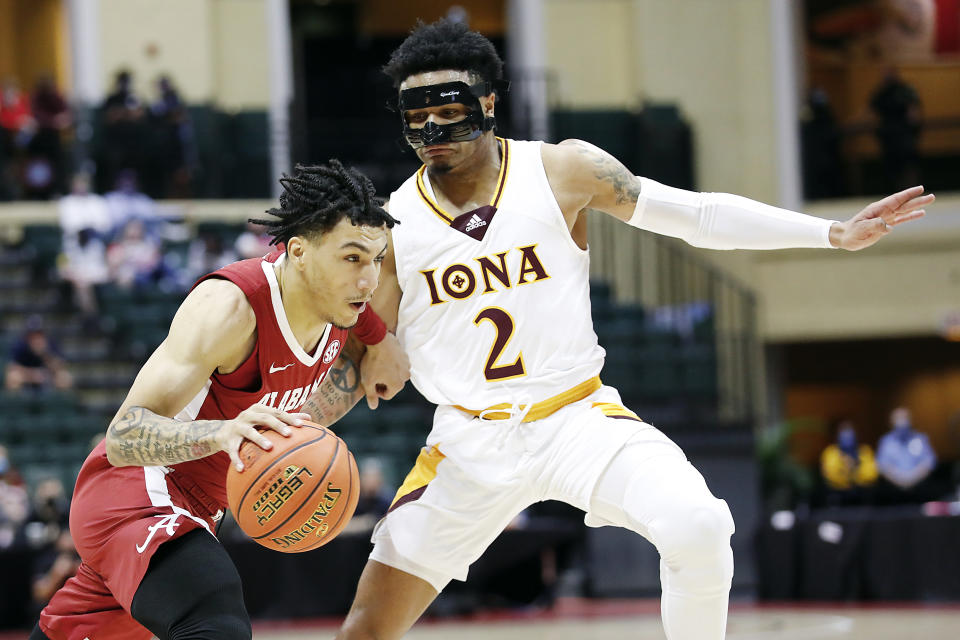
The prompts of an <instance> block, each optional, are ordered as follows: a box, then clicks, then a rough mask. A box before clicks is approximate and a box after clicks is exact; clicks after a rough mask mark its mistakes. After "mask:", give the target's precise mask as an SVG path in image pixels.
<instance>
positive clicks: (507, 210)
mask: <svg viewBox="0 0 960 640" xmlns="http://www.w3.org/2000/svg"><path fill="white" fill-rule="evenodd" d="M499 140H500V147H501V155H502V162H501V169H500V178H499V182H498V187H497V190H496V193H495V195H494V198H493V200H492V201H491V203H490V205H489V206H484V207H481V208H479V209H476V210H474V211H469V212H467V213H464V214H461V215H459V216H455V215H453V214H448V213H447V212H445V211H444V210H443V209H442V208H441V207H440V206H439V205H438V204H437V202H436V199H435V198H434V197H433V192H432V189H431V188H430V184H429V179H428V175H427V172H426V170H425V168H424V167H421V169H420V170H419V171H418V172H417V173H416V174H414V175H413V176H412V177H410V179H408V180H407V181H406V182H405V183H404V184H403V185H402V186H401V187H400V188H399V189H398V190H397V191H395V192H394V193H393V194H392V195H391V196H390V214H391V215H393V216H394V217H395V218H397V219H398V220H399V221H400V224H399V225H396V226H395V227H394V228H393V246H394V254H395V256H396V265H397V277H398V279H399V284H400V288H401V289H402V291H403V296H402V298H401V299H400V310H399V322H398V326H399V328H398V332H397V336H398V338H399V339H400V342H401V344H402V345H403V347H404V349H405V351H406V352H407V354H408V356H409V358H410V367H411V371H410V377H411V381H412V382H413V384H414V385H415V386H416V388H417V389H418V390H419V391H420V393H422V394H423V395H424V397H426V398H427V399H428V400H429V401H430V402H433V403H435V404H438V405H458V406H461V407H465V408H467V409H471V410H475V411H481V410H484V409H486V408H488V407H491V406H494V405H498V404H501V403H510V404H517V403H519V404H527V403H531V402H534V403H536V402H539V401H542V400H545V399H547V398H551V397H553V396H556V395H558V394H560V393H562V392H564V391H566V390H568V389H571V388H573V387H575V386H576V385H578V384H580V383H583V382H584V381H587V380H589V379H591V378H592V377H594V376H597V375H598V374H599V373H600V369H601V368H602V366H603V357H604V351H603V349H602V348H601V347H600V346H599V345H598V343H597V336H596V333H594V330H593V321H592V319H591V315H590V289H589V254H588V253H587V251H585V250H582V249H580V248H579V247H578V246H577V245H576V243H575V242H574V241H573V238H572V237H571V236H570V232H569V230H568V229H567V225H566V222H565V221H564V218H563V214H562V212H561V211H560V207H559V206H558V205H557V201H556V198H554V195H553V191H552V190H551V189H550V185H549V183H548V182H547V176H546V173H545V172H544V169H543V161H542V159H541V157H540V146H541V144H542V143H540V142H525V141H515V140H504V139H499Z"/></svg>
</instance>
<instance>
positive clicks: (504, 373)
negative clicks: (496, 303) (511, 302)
mask: <svg viewBox="0 0 960 640" xmlns="http://www.w3.org/2000/svg"><path fill="white" fill-rule="evenodd" d="M484 320H489V321H490V322H492V323H493V326H494V327H496V329H497V337H496V339H495V340H494V341H493V346H492V347H491V348H490V355H489V356H488V357H487V365H486V366H485V367H484V368H483V375H484V377H486V379H487V380H506V379H507V378H517V377H519V376H525V375H527V372H526V371H524V369H523V354H522V353H521V354H519V355H518V356H517V361H516V362H514V363H513V364H501V365H498V364H497V359H498V358H499V357H500V355H501V354H502V353H503V350H504V349H506V347H507V344H508V343H509V342H510V338H512V337H513V318H511V317H510V314H509V313H507V312H506V311H504V310H503V309H500V308H498V307H487V308H486V309H484V310H483V311H481V312H480V313H478V314H477V317H476V318H474V319H473V324H475V325H477V326H480V323H481V322H482V321H484Z"/></svg>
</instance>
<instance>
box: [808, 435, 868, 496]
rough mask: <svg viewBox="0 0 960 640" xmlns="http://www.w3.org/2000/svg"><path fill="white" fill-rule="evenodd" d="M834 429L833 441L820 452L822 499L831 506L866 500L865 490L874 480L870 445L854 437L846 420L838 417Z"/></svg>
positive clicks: (866, 493)
mask: <svg viewBox="0 0 960 640" xmlns="http://www.w3.org/2000/svg"><path fill="white" fill-rule="evenodd" d="M836 431H837V434H836V441H835V442H833V443H832V444H830V445H829V446H827V448H826V449H824V450H823V453H822V454H821V455H820V471H821V473H822V474H823V481H824V484H825V486H826V490H827V491H826V502H827V504H828V505H831V506H837V505H851V504H862V503H865V502H869V501H870V493H869V490H870V488H871V487H872V486H873V485H875V484H876V482H877V464H876V461H875V460H874V457H873V449H871V448H870V445H868V444H866V443H859V442H858V441H857V432H856V431H855V430H854V428H853V422H851V421H850V420H843V421H841V422H840V423H839V424H838V425H837V428H836Z"/></svg>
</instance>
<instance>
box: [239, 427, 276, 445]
mask: <svg viewBox="0 0 960 640" xmlns="http://www.w3.org/2000/svg"><path fill="white" fill-rule="evenodd" d="M263 426H269V425H263ZM241 435H243V437H244V438H246V439H247V440H250V441H252V442H253V443H254V444H255V445H257V446H258V447H260V448H261V449H263V450H264V451H270V449H273V443H272V442H270V440H269V439H268V438H267V437H266V436H265V435H263V434H262V433H260V432H259V431H257V430H256V429H254V428H253V427H247V428H246V429H244V430H243V433H242V434H241Z"/></svg>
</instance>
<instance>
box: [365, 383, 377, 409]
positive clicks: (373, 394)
mask: <svg viewBox="0 0 960 640" xmlns="http://www.w3.org/2000/svg"><path fill="white" fill-rule="evenodd" d="M371 389H372V390H371V391H367V390H366V389H364V393H365V394H366V396H367V406H368V407H370V408H371V409H376V408H377V406H378V405H379V404H380V398H379V397H378V396H377V387H376V385H373V386H372V387H371Z"/></svg>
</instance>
